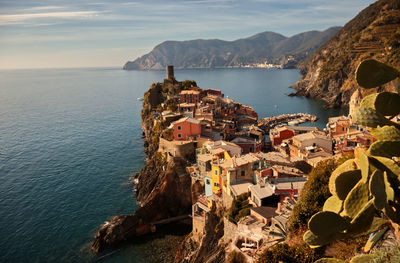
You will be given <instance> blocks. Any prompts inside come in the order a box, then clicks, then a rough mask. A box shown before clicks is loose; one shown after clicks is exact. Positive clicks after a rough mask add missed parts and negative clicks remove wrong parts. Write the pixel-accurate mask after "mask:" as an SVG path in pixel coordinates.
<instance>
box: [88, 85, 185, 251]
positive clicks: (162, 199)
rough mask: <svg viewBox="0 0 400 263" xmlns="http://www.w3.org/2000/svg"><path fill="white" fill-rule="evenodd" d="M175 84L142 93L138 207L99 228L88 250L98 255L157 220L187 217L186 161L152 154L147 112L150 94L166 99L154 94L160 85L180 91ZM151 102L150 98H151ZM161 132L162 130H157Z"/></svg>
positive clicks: (152, 137)
mask: <svg viewBox="0 0 400 263" xmlns="http://www.w3.org/2000/svg"><path fill="white" fill-rule="evenodd" d="M180 85H181V84H179V83H178V82H174V81H172V82H168V81H167V82H165V83H157V84H153V85H152V86H151V88H150V90H149V91H148V92H146V93H145V96H144V101H143V110H142V128H143V131H144V151H145V153H146V164H145V166H144V168H143V169H142V170H141V171H140V173H139V174H138V175H137V179H138V185H137V193H136V200H137V202H138V203H139V204H140V208H139V209H138V210H136V211H135V213H134V214H133V215H116V216H113V217H112V218H110V220H108V221H107V222H106V223H105V224H103V225H102V226H100V228H99V230H98V231H97V233H96V234H95V236H94V241H93V243H92V245H91V249H92V250H93V251H94V252H95V253H96V254H99V253H102V252H105V251H109V250H112V249H115V248H117V247H118V246H120V245H122V244H123V243H126V242H131V241H134V240H137V239H138V237H139V236H141V235H143V234H146V233H149V232H151V231H152V230H154V229H152V223H153V222H155V221H158V220H161V219H165V218H170V217H174V216H178V215H182V214H190V213H191V207H192V194H191V177H190V175H189V174H188V173H187V172H186V170H185V167H186V166H187V161H186V160H185V159H182V158H172V159H170V160H167V159H166V158H165V156H161V155H160V154H158V153H157V152H156V150H157V148H158V136H157V135H158V134H156V131H155V127H154V123H155V122H154V116H153V115H152V113H151V109H152V106H154V103H153V105H151V103H150V100H151V99H150V98H149V97H151V94H157V97H156V98H155V101H156V102H159V103H161V102H162V101H164V100H166V99H167V98H166V97H164V95H163V94H162V93H161V92H155V93H154V90H155V89H160V88H162V87H164V86H170V87H175V88H176V90H177V92H179V91H180V89H179V87H180ZM153 101H154V98H153ZM160 131H162V129H160Z"/></svg>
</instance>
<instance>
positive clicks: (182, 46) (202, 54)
mask: <svg viewBox="0 0 400 263" xmlns="http://www.w3.org/2000/svg"><path fill="white" fill-rule="evenodd" d="M339 29H340V27H332V28H329V29H327V30H325V31H323V32H320V31H308V32H304V33H300V34H297V35H294V36H292V37H285V36H283V35H281V34H277V33H274V32H263V33H259V34H256V35H254V36H251V37H248V38H243V39H238V40H235V41H223V40H219V39H209V40H203V39H197V40H189V41H165V42H163V43H161V44H159V45H157V46H156V47H155V48H154V49H153V50H152V51H151V52H150V53H148V54H146V55H144V56H142V57H139V58H137V59H136V60H135V61H132V62H131V61H129V62H127V63H126V64H125V65H124V69H127V70H133V69H145V70H148V69H163V68H164V67H165V66H166V65H174V66H175V67H176V68H219V67H241V66H245V65H249V64H254V63H265V62H268V63H271V64H282V65H285V66H286V67H292V66H295V65H297V63H298V62H299V61H302V60H304V59H305V58H306V57H307V56H308V55H309V54H310V53H312V52H314V51H315V50H316V49H317V48H318V47H320V46H321V45H322V44H323V43H325V42H326V41H327V40H328V39H329V38H330V37H331V36H332V35H333V34H334V33H336V32H337V31H338V30H339Z"/></svg>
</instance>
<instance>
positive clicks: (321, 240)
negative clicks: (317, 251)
mask: <svg viewBox="0 0 400 263" xmlns="http://www.w3.org/2000/svg"><path fill="white" fill-rule="evenodd" d="M303 240H304V242H306V243H307V245H309V246H310V247H311V248H317V247H320V246H323V245H326V244H328V243H330V242H332V241H334V240H335V236H331V237H325V236H316V235H314V234H313V233H312V232H311V231H310V230H308V231H307V232H305V233H304V235H303Z"/></svg>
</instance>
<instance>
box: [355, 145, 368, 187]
mask: <svg viewBox="0 0 400 263" xmlns="http://www.w3.org/2000/svg"><path fill="white" fill-rule="evenodd" d="M356 153H357V155H358V166H359V168H360V169H361V175H362V180H363V182H364V183H366V182H368V179H369V168H370V167H369V160H368V156H367V155H366V154H365V152H364V151H363V150H362V149H360V148H359V149H357V152H356Z"/></svg>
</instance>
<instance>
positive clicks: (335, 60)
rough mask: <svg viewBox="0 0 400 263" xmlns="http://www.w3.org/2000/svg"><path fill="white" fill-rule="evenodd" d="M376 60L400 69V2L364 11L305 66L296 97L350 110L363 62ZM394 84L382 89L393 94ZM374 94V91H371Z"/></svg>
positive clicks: (391, 1) (386, 0)
mask: <svg viewBox="0 0 400 263" xmlns="http://www.w3.org/2000/svg"><path fill="white" fill-rule="evenodd" d="M367 58H375V59H376V60H379V61H381V62H384V63H387V64H390V65H392V66H394V67H397V68H400V1H399V0H380V1H377V2H376V3H374V4H372V5H370V6H369V7H367V8H365V9H364V10H362V11H361V12H360V13H359V14H358V15H357V16H356V17H355V18H353V19H352V20H351V21H349V22H348V23H347V24H346V25H345V26H344V27H343V28H342V29H340V30H339V31H338V32H337V33H336V34H335V35H333V36H332V38H331V39H330V40H329V41H328V42H327V43H325V44H324V45H323V46H321V47H320V48H319V49H318V50H317V51H316V52H315V53H314V55H313V56H311V57H310V58H308V59H307V60H306V61H305V62H304V63H303V64H302V65H301V66H300V68H301V71H302V73H303V77H302V78H301V79H300V80H299V81H298V82H297V83H296V84H295V85H293V86H292V87H293V88H295V89H297V90H298V91H297V93H296V95H300V96H306V97H314V98H318V99H322V100H325V101H326V102H327V106H328V107H342V106H347V105H348V103H349V100H350V96H351V95H352V93H353V92H354V91H355V89H356V88H357V85H356V82H355V79H354V73H355V70H356V67H357V65H358V64H359V63H360V61H362V60H364V59H367ZM394 88H395V87H394V83H391V84H389V85H387V86H385V87H381V88H380V89H381V90H383V89H386V90H389V91H390V90H393V89H394ZM369 92H371V91H369Z"/></svg>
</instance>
